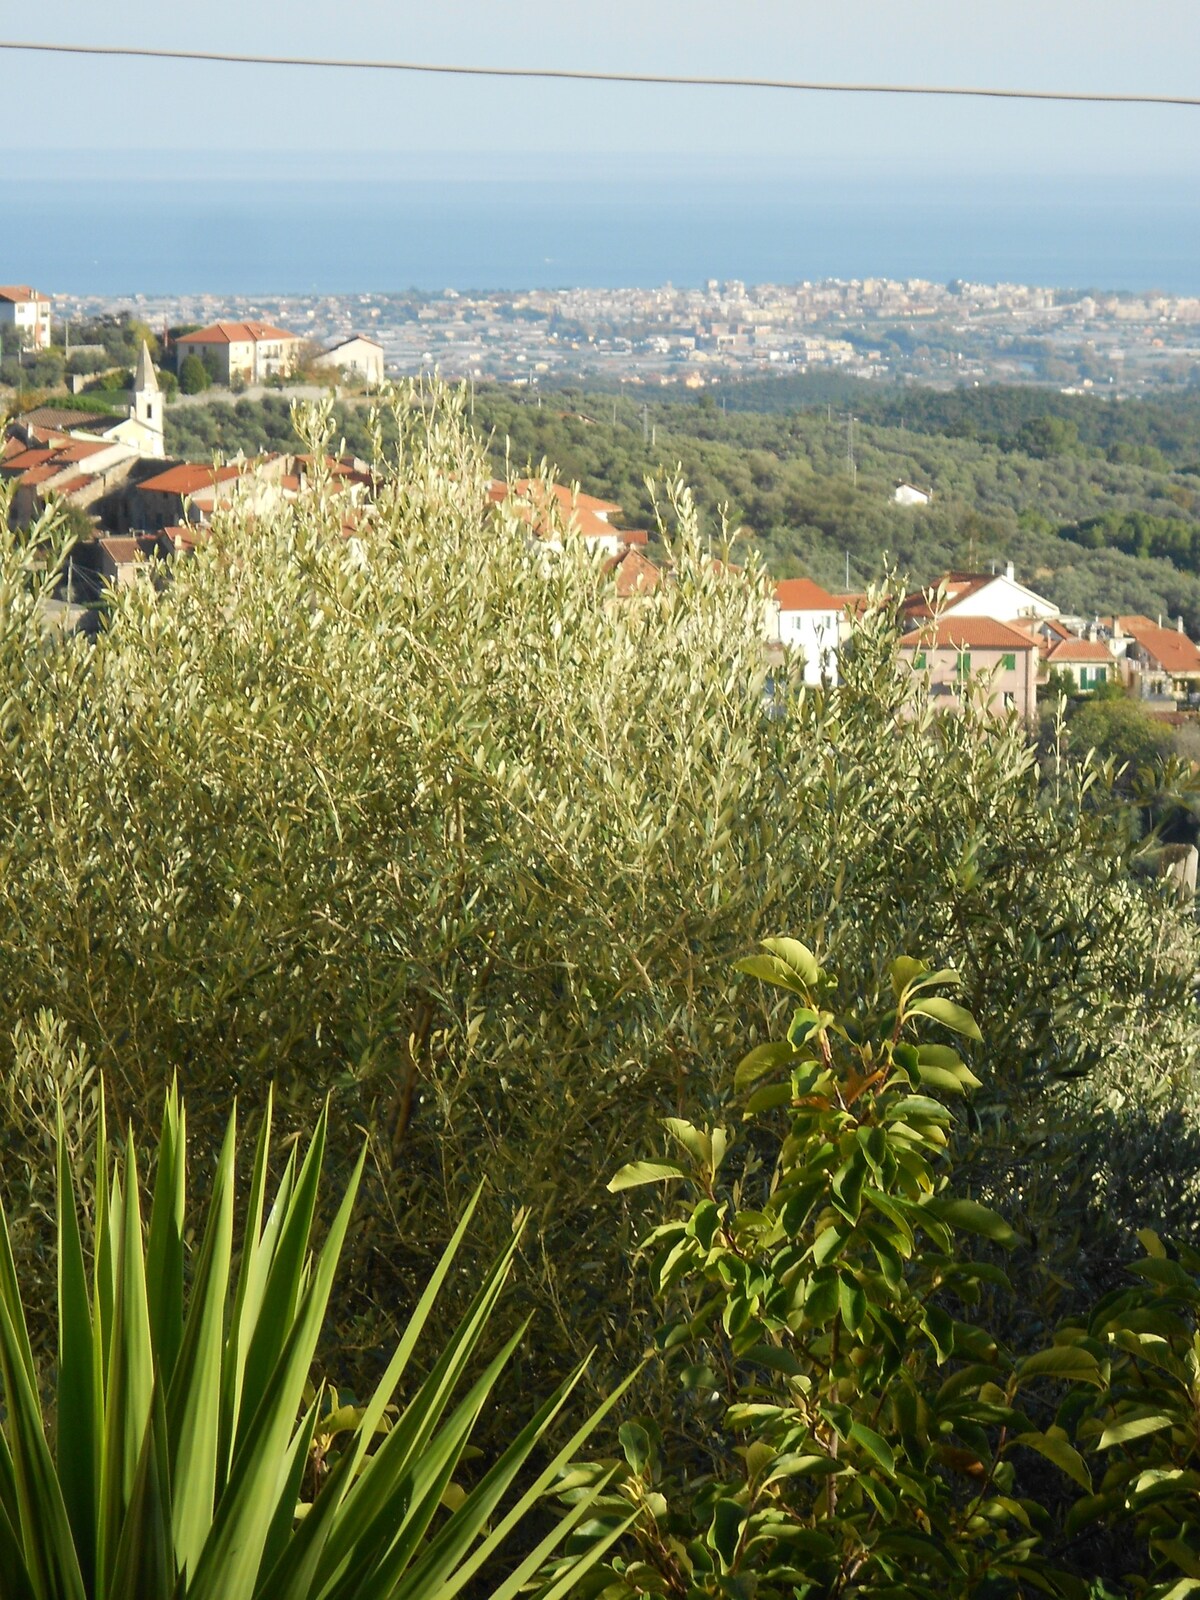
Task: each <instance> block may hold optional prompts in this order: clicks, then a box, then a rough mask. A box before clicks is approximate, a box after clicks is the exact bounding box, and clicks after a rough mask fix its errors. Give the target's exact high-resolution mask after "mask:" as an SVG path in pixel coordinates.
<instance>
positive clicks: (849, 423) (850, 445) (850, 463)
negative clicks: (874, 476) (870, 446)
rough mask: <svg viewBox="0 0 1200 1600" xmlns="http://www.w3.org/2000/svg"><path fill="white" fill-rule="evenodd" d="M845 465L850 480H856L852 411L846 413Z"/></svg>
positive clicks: (854, 481) (853, 481)
mask: <svg viewBox="0 0 1200 1600" xmlns="http://www.w3.org/2000/svg"><path fill="white" fill-rule="evenodd" d="M846 466H847V467H848V468H849V470H850V482H851V483H857V482H858V467H857V466H856V465H855V461H854V413H853V411H847V413H846Z"/></svg>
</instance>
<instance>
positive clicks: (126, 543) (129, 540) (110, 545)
mask: <svg viewBox="0 0 1200 1600" xmlns="http://www.w3.org/2000/svg"><path fill="white" fill-rule="evenodd" d="M97 543H98V544H99V546H100V548H101V550H103V551H104V553H105V555H107V556H111V557H112V559H113V560H114V561H115V562H116V563H117V564H118V565H119V566H124V564H125V563H126V562H127V561H136V560H137V558H138V556H140V555H141V554H142V546H141V542H140V541H139V540H138V538H137V537H136V536H135V535H134V534H124V535H118V536H114V537H113V538H111V539H100V540H98V541H97Z"/></svg>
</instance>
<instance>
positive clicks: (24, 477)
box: [19, 461, 59, 484]
mask: <svg viewBox="0 0 1200 1600" xmlns="http://www.w3.org/2000/svg"><path fill="white" fill-rule="evenodd" d="M58 470H59V469H58V468H57V467H56V466H55V465H54V463H53V462H51V461H48V462H46V463H45V465H44V466H40V467H30V468H29V471H28V472H23V473H22V474H21V477H20V480H19V481H20V482H21V483H23V484H33V483H45V481H46V479H47V478H53V477H55V476H56V475H57V473H58Z"/></svg>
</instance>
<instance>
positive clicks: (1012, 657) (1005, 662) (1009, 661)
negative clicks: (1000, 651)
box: [1000, 650, 1017, 672]
mask: <svg viewBox="0 0 1200 1600" xmlns="http://www.w3.org/2000/svg"><path fill="white" fill-rule="evenodd" d="M1000 670H1001V672H1015V671H1016V670H1017V653H1016V651H1015V650H1014V651H1012V652H1011V654H1009V655H1006V656H1001V657H1000Z"/></svg>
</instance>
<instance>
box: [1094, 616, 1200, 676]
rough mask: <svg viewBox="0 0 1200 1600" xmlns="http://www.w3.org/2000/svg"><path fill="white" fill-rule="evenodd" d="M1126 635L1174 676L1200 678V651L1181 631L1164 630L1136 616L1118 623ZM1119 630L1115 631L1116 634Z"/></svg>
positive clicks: (1175, 629)
mask: <svg viewBox="0 0 1200 1600" xmlns="http://www.w3.org/2000/svg"><path fill="white" fill-rule="evenodd" d="M1114 620H1115V621H1116V622H1117V623H1118V624H1119V625H1120V628H1121V630H1122V631H1123V632H1124V633H1127V634H1128V635H1129V637H1130V638H1131V639H1132V640H1133V641H1134V643H1135V644H1136V645H1137V646H1138V647H1139V648H1140V649H1141V650H1143V651H1145V653H1146V654H1147V655H1148V656H1151V657H1152V658H1153V659H1154V660H1155V661H1157V662H1158V663H1159V665H1160V666H1161V667H1162V669H1163V671H1164V672H1168V673H1170V674H1171V675H1172V676H1183V675H1194V676H1197V677H1200V649H1197V647H1196V646H1195V645H1194V644H1193V643H1192V641H1191V640H1190V639H1189V638H1188V636H1187V634H1186V633H1184V632H1182V630H1181V629H1178V628H1164V627H1161V626H1160V625H1159V624H1158V623H1156V622H1151V620H1150V618H1149V617H1143V616H1141V615H1140V614H1137V613H1135V614H1134V615H1132V616H1127V617H1117V618H1115V619H1114ZM1115 631H1116V630H1115V629H1114V632H1115Z"/></svg>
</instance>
